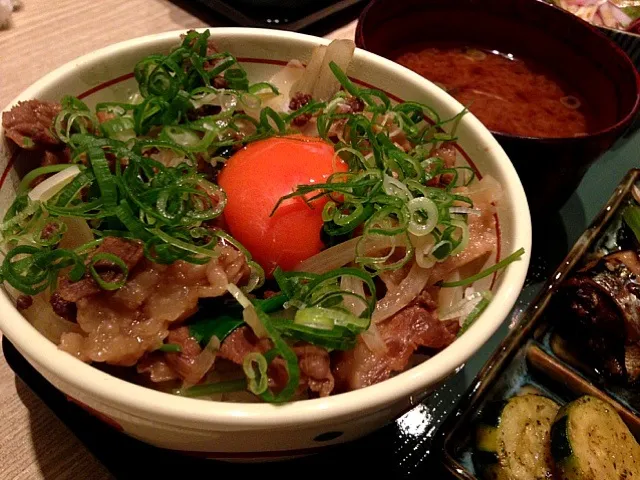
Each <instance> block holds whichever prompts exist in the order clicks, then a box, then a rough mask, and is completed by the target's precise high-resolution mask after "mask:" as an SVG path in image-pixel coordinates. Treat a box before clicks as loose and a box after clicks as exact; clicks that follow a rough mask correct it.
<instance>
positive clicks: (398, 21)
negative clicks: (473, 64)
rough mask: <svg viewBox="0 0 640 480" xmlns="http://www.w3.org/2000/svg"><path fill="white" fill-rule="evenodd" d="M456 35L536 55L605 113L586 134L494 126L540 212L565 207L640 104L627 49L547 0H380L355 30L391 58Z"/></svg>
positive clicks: (363, 43)
mask: <svg viewBox="0 0 640 480" xmlns="http://www.w3.org/2000/svg"><path fill="white" fill-rule="evenodd" d="M451 41H455V42H464V43H466V44H468V45H470V46H475V45H480V46H482V47H484V48H494V49H497V50H500V51H509V52H512V53H515V54H516V55H521V56H522V57H523V58H530V59H532V60H535V61H537V63H539V64H541V65H543V66H545V67H547V68H548V70H550V71H552V72H554V73H555V74H556V75H558V76H559V77H560V78H562V79H564V80H565V81H566V82H568V83H569V84H570V85H571V86H572V87H575V88H576V89H577V90H578V91H579V92H580V93H581V95H582V98H583V99H584V100H585V102H588V103H589V105H590V107H591V108H592V110H593V111H595V112H597V115H598V117H599V118H600V119H602V120H603V121H602V122H601V128H599V129H598V130H597V131H593V132H591V133H590V134H589V135H586V136H581V137H571V138H538V137H521V136H516V135H510V134H506V133H503V132H492V133H493V134H494V135H495V137H496V138H497V140H498V141H499V142H500V144H501V145H502V147H503V148H504V149H505V151H506V152H507V154H508V155H509V157H510V158H511V161H512V162H513V164H514V165H515V167H516V170H517V171H518V174H519V175H520V179H521V180H522V183H523V185H524V188H525V191H526V193H527V197H528V199H529V204H530V206H531V208H532V211H533V213H534V214H541V213H548V212H550V211H553V210H556V209H558V208H559V207H560V206H562V204H564V202H565V201H566V200H567V199H568V198H569V197H570V196H571V194H572V193H573V191H574V190H575V189H576V188H577V186H578V184H579V183H580V180H581V179H582V177H583V176H584V174H585V173H586V171H587V169H588V168H589V166H590V165H591V163H593V161H594V160H596V159H597V158H598V157H599V156H600V155H601V154H602V153H604V152H605V151H606V150H607V149H609V148H610V147H611V146H612V145H613V143H614V142H615V141H616V140H617V139H618V138H619V137H620V136H621V135H622V134H623V133H624V132H625V131H626V130H627V129H628V128H629V126H630V124H631V122H632V121H633V119H634V117H635V115H636V113H637V111H638V106H639V104H640V93H639V77H638V73H637V71H636V69H635V67H634V65H633V63H632V62H631V60H630V59H629V58H628V57H627V56H626V55H625V53H624V52H623V51H622V50H620V48H618V47H617V46H616V45H615V44H614V43H613V42H612V41H610V40H609V39H608V38H606V37H605V36H604V35H603V34H601V33H600V32H599V31H597V29H595V28H594V27H592V26H591V25H589V24H588V23H586V22H584V21H582V20H580V19H579V18H577V17H576V16H574V15H572V14H570V13H567V12H565V11H563V10H561V9H559V8H556V7H553V6H551V5H549V4H547V3H545V2H542V1H540V0H404V1H399V0H373V1H372V2H371V3H370V4H369V5H368V6H367V7H366V8H365V10H364V11H363V12H362V15H361V16H360V19H359V21H358V27H357V30H356V44H357V45H358V47H360V48H364V49H366V50H369V51H371V52H373V53H376V54H378V55H381V56H383V57H387V58H391V59H393V58H394V57H395V56H396V55H397V54H398V53H399V52H402V51H407V50H408V49H410V47H411V46H412V45H421V46H423V45H429V44H430V43H435V42H438V43H441V42H451Z"/></svg>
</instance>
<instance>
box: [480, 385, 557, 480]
mask: <svg viewBox="0 0 640 480" xmlns="http://www.w3.org/2000/svg"><path fill="white" fill-rule="evenodd" d="M559 409H560V406H559V405H558V404H557V403H555V402H554V401H553V400H551V399H549V398H546V397H543V396H541V395H523V396H518V397H513V398H511V399H510V400H509V401H508V402H506V403H505V404H503V408H502V410H501V411H500V412H499V414H498V415H497V419H498V421H497V422H495V423H494V425H491V423H489V422H484V423H481V424H480V425H479V426H478V429H477V430H476V454H477V460H476V458H475V457H474V462H475V463H476V466H477V467H478V470H479V471H480V472H481V475H482V478H485V479H492V480H538V479H540V480H544V479H548V478H551V473H552V463H553V462H552V459H551V455H550V451H549V432H550V430H551V424H552V422H553V420H554V418H555V417H556V414H557V413H558V410H559ZM488 453H492V454H493V458H494V463H490V462H489V461H488V459H489V456H488V455H487V454H488Z"/></svg>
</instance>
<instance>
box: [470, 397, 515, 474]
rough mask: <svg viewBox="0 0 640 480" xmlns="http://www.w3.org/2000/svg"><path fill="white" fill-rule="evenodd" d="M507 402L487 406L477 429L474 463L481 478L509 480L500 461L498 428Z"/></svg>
mask: <svg viewBox="0 0 640 480" xmlns="http://www.w3.org/2000/svg"><path fill="white" fill-rule="evenodd" d="M506 404H507V402H498V403H493V404H490V405H487V406H486V407H485V408H484V410H483V412H482V415H481V416H480V421H479V422H478V425H477V427H476V448H475V450H474V452H473V463H474V465H475V467H476V470H477V471H478V473H479V474H480V477H481V478H484V479H486V480H509V477H507V476H506V474H505V472H503V471H502V469H501V468H500V463H499V459H498V426H499V425H500V416H501V415H502V410H503V409H504V406H505V405H506Z"/></svg>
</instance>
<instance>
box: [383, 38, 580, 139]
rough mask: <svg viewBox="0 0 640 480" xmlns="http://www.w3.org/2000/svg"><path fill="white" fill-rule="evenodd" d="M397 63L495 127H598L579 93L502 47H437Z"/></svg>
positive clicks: (538, 132) (555, 132) (534, 131)
mask: <svg viewBox="0 0 640 480" xmlns="http://www.w3.org/2000/svg"><path fill="white" fill-rule="evenodd" d="M395 61H397V62H398V63H400V64H401V65H404V66H405V67H407V68H409V69H411V70H413V71H415V72H417V73H419V74H421V75H422V76H424V77H426V78H428V79H429V80H431V81H433V82H435V83H436V84H438V85H439V86H441V87H442V88H444V89H445V90H447V92H449V93H450V94H451V95H452V96H453V97H455V98H456V99H457V100H458V101H460V103H462V104H464V105H466V106H467V107H468V108H469V110H470V111H471V112H472V113H473V114H475V115H476V116H477V117H478V118H479V119H480V121H482V122H483V123H484V124H485V125H486V126H487V127H488V128H489V129H490V130H492V131H496V132H502V133H508V134H513V135H522V136H528V137H575V136H581V135H585V134H587V133H588V132H589V131H590V130H591V129H593V126H592V115H591V114H590V112H589V109H588V106H587V105H585V103H584V102H583V99H582V98H581V96H580V95H579V93H578V92H575V91H572V90H571V88H569V87H568V86H567V85H566V84H565V83H563V82H562V81H561V80H560V79H559V78H558V77H557V76H555V75H554V74H553V73H552V72H549V71H548V70H547V69H544V68H541V66H540V65H538V64H536V62H533V61H530V60H529V59H526V60H525V59H522V58H518V57H515V56H514V55H512V54H504V53H501V52H498V51H497V50H486V49H478V48H469V47H465V46H431V47H427V48H422V49H416V50H414V51H410V52H405V53H402V54H400V55H399V56H397V57H396V58H395Z"/></svg>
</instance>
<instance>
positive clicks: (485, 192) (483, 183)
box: [467, 175, 504, 204]
mask: <svg viewBox="0 0 640 480" xmlns="http://www.w3.org/2000/svg"><path fill="white" fill-rule="evenodd" d="M467 195H469V196H471V197H473V201H474V202H476V203H486V204H492V203H497V202H499V201H500V200H501V199H502V197H503V195H504V191H503V190H502V186H501V185H500V182H498V181H497V180H496V179H495V178H493V177H492V176H491V175H487V176H485V177H482V180H480V181H479V182H478V183H475V184H473V185H471V186H470V187H469V188H468V190H467Z"/></svg>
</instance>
